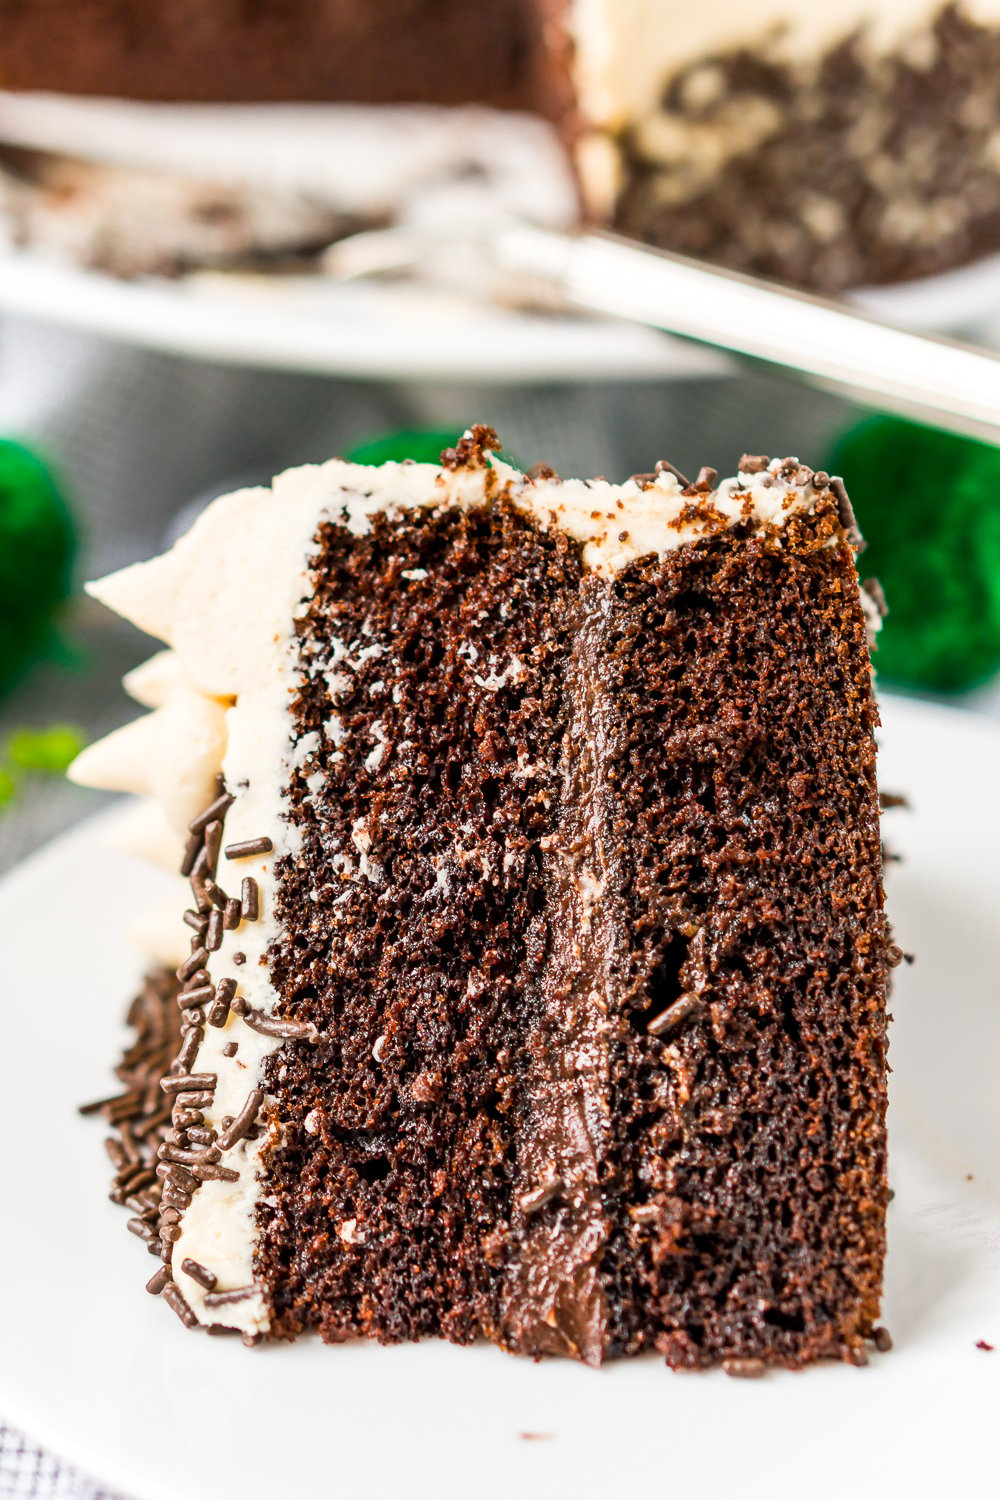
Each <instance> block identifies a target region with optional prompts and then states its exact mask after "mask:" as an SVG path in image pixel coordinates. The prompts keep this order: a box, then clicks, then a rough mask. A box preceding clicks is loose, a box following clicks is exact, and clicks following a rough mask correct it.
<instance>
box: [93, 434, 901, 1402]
mask: <svg viewBox="0 0 1000 1500" xmlns="http://www.w3.org/2000/svg"><path fill="white" fill-rule="evenodd" d="M498 447H499V445H498V443H497V439H496V437H495V435H494V434H493V433H491V432H490V431H489V430H487V429H484V428H476V429H474V430H473V431H472V432H470V433H468V434H467V435H466V437H465V438H463V440H462V441H461V442H460V443H459V444H458V446H457V447H456V448H455V449H453V450H449V451H447V452H446V453H445V454H443V455H442V464H441V467H437V466H434V465H430V464H415V463H386V464H384V465H382V466H380V467H364V466H362V465H357V464H349V463H344V462H341V461H339V460H335V461H332V462H330V463H327V464H324V465H321V466H318V467H316V466H313V467H307V468H302V469H293V470H291V471H289V472H288V473H286V474H283V475H281V476H280V477H279V478H278V479H276V480H275V482H274V485H273V487H272V488H270V489H256V490H247V491H242V492H240V493H237V494H234V495H230V496H227V497H225V498H223V499H220V500H217V501H216V502H214V503H213V504H212V505H211V506H210V507H209V509H208V510H207V511H206V512H205V513H204V514H203V515H202V517H201V518H200V519H199V520H198V522H197V523H196V524H195V526H194V527H193V529H192V530H191V532H190V533H189V534H188V535H187V536H186V537H184V538H183V539H182V540H181V541H180V542H178V543H177V545H176V546H175V547H174V548H173V549H172V550H171V551H170V552H168V553H167V554H165V555H164V556H163V557H160V558H157V559H154V560H153V561H152V562H149V563H144V564H139V565H136V566H134V567H131V568H128V569H126V570H124V571H123V572H121V573H118V574H115V575H112V576H111V577H110V578H107V579H105V580H104V581H103V582H102V583H100V584H97V585H95V586H94V588H93V592H94V593H95V594H96V595H97V597H99V598H100V599H102V600H104V601H105V602H106V603H107V604H109V605H110V606H112V607H113V608H115V609H116V610H118V611H119V612H120V613H122V614H123V615H125V616H126V617H127V618H129V619H131V620H133V621H134V622H135V623H137V624H138V625H140V626H141V627H143V628H144V629H146V630H148V631H149V632H151V633H152V634H154V635H156V636H158V637H159V638H160V639H161V640H162V641H164V642H165V643H166V644H167V646H168V647H169V650H168V651H167V652H165V653H162V652H161V653H160V654H159V655H158V656H155V657H154V658H153V659H152V661H151V662H150V663H149V665H148V666H147V667H144V668H141V669H139V671H138V672H137V673H135V674H133V676H132V677H131V678H130V679H128V685H129V687H130V689H131V691H132V692H133V693H134V694H135V696H137V697H138V698H139V699H140V700H141V701H143V702H145V703H146V704H149V705H151V706H153V708H154V711H153V712H152V713H151V714H149V715H147V716H145V717H143V718H140V719H139V720H137V721H136V722H135V723H134V724H131V725H129V726H127V727H126V728H125V729H122V730H119V731H117V732H116V733H115V734H113V735H112V736H111V737H110V738H108V739H107V740H104V741H102V742H101V743H99V744H98V745H96V746H94V747H92V748H91V749H89V750H88V751H86V752H85V753H84V755H83V756H82V757H81V758H80V759H79V760H78V762H77V764H76V770H75V773H74V774H75V775H76V777H77V779H79V780H81V781H83V782H85V783H88V784H93V785H99V786H105V787H107V786H113V787H121V788H125V789H128V790H131V791H133V792H137V793H140V794H142V795H143V796H144V798H145V799H146V800H145V801H143V802H142V803H140V804H138V806H137V811H136V814H135V816H134V818H133V825H132V829H131V832H130V834H129V839H130V841H131V843H132V844H133V845H134V846H135V847H138V848H140V849H145V850H146V851H147V852H149V853H156V854H158V855H159V857H162V858H165V859H167V860H168V861H169V860H171V859H176V860H177V862H178V863H179V864H180V865H181V868H182V871H183V873H184V875H185V877H187V883H186V884H183V883H182V889H181V891H180V892H179V894H178V898H177V902H176V904H175V905H174V906H173V908H172V909H171V911H170V912H169V913H167V916H166V922H165V925H164V922H163V921H160V922H158V923H154V924H152V925H151V926H150V927H149V928H148V929H147V939H148V940H149V942H150V945H151V946H152V947H153V948H154V949H155V951H156V953H157V954H158V956H159V957H160V958H161V960H164V961H168V962H169V963H171V964H176V965H177V966H178V967H177V970H176V977H174V975H173V974H171V973H170V972H169V971H168V970H167V969H160V970H157V971H155V972H154V973H153V974H152V976H151V977H150V980H149V981H148V983H147V985H146V988H145V990H144V991H143V994H142V995H141V996H140V997H139V999H138V1000H137V1001H136V1003H135V1005H134V1006H133V1009H132V1012H131V1019H132V1022H133V1024H134V1025H135V1026H136V1028H137V1038H136V1042H135V1044H134V1046H133V1047H132V1048H130V1050H129V1052H128V1053H127V1054H126V1056H125V1058H124V1060H123V1062H122V1064H121V1065H120V1068H119V1076H120V1078H121V1079H122V1082H123V1085H124V1093H123V1094H122V1095H121V1096H120V1097H118V1098H116V1099H114V1100H110V1101H103V1102H101V1103H99V1104H98V1105H96V1106H94V1108H97V1109H103V1111H104V1113H105V1114H106V1115H107V1117H108V1119H109V1120H110V1121H111V1122H112V1123H113V1124H114V1125H115V1126H116V1128H117V1130H118V1134H117V1135H116V1136H113V1137H112V1138H110V1140H109V1144H108V1149H109V1152H110V1154H111V1156H112V1159H113V1161H114V1164H115V1169H116V1175H115V1183H114V1187H113V1190H112V1196H113V1197H114V1198H115V1199H116V1201H118V1202H120V1203H124V1204H126V1205H127V1206H128V1207H129V1209H130V1210H131V1211H132V1214H133V1217H132V1219H131V1220H130V1228H132V1230H133V1231H134V1232H135V1234H136V1235H137V1236H138V1237H139V1238H140V1239H142V1240H144V1241H145V1243H146V1246H147V1249H148V1250H149V1251H150V1254H151V1255H152V1256H153V1257H154V1258H155V1259H156V1269H155V1271H154V1273H153V1276H152V1278H151V1280H150V1283H149V1290H150V1291H151V1292H154V1293H162V1295H163V1296H164V1297H165V1298H166V1299H167V1301H168V1302H169V1303H170V1304H171V1306H172V1307H173V1309H174V1311H175V1312H176V1313H177V1314H178V1316H179V1317H180V1318H181V1319H182V1320H183V1321H184V1322H185V1323H186V1324H188V1325H191V1326H194V1325H196V1324H199V1323H200V1324H205V1325H208V1326H209V1327H215V1328H228V1329H234V1330H237V1331H239V1332H242V1333H243V1334H244V1336H245V1337H247V1338H248V1339H250V1340H254V1339H256V1338H258V1337H261V1336H265V1335H269V1336H271V1337H275V1338H289V1337H293V1336H295V1335H297V1334H300V1333H302V1332H304V1331H306V1330H318V1331H319V1332H320V1333H321V1334H322V1336H323V1338H324V1339H326V1340H328V1341H331V1342H337V1341H340V1340H343V1339H345V1338H349V1337H354V1336H359V1335H366V1336H371V1337H375V1338H378V1339H380V1340H383V1341H386V1342H393V1341H398V1340H404V1339H417V1338H422V1337H425V1336H442V1337H445V1338H448V1339H451V1340H453V1341H456V1342H459V1343H466V1342H470V1341H472V1340H474V1339H477V1338H487V1339H491V1340H493V1341H495V1342H496V1343H498V1344H500V1345H501V1346H502V1347H504V1348H506V1349H509V1350H511V1351H514V1352H518V1353H525V1354H532V1355H538V1354H558V1355H568V1356H572V1357H575V1358H578V1359H581V1360H584V1361H586V1362H588V1363H591V1364H598V1363H600V1362H601V1361H602V1360H604V1359H607V1358H611V1357H615V1356H620V1355H631V1354H635V1353H638V1352H640V1351H641V1350H644V1349H655V1350H658V1351H659V1352H660V1353H661V1354H662V1355H663V1356H665V1357H666V1359H667V1361H668V1362H669V1363H670V1364H671V1365H672V1366H675V1367H692V1368H697V1367H703V1366H709V1365H713V1364H718V1363H722V1364H723V1365H724V1366H725V1368H726V1369H727V1370H729V1371H730V1373H732V1374H736V1375H754V1374H760V1373H762V1372H763V1371H764V1369H765V1368H766V1367H767V1366H768V1365H771V1364H781V1365H788V1366H793V1367H797V1366H801V1365H803V1364H806V1363H809V1362H811V1361H813V1360H816V1359H819V1358H824V1357H832V1358H839V1359H844V1360H850V1361H853V1362H855V1363H862V1362H863V1361H864V1357H865V1355H864V1344H865V1341H866V1339H869V1338H871V1337H874V1336H876V1335H877V1339H878V1342H880V1343H883V1344H884V1342H885V1337H884V1331H881V1330H878V1329H877V1326H876V1325H877V1320H878V1315H879V1303H880V1296H881V1284H882V1265H883V1254H884V1244H885V1207H886V1202H887V1196H888V1193H887V1185H886V1137H885V1102H886V1061H885V1043H886V993H887V985H888V976H889V970H890V967H891V966H892V964H893V963H894V962H895V961H897V960H898V957H899V953H898V949H896V948H895V947H894V946H893V945H892V943H891V940H890V935H889V931H888V927H887V923H886V918H885V914H884V910H883V890H882V856H881V848H880V837H879V805H878V793H877V789H876V782H875V741H874V728H875V725H876V723H877V711H876V707H875V703H874V700H873V696H872V687H871V672H870V666H869V655H868V631H869V628H870V626H874V624H875V623H876V615H877V612H876V611H874V610H873V607H872V605H871V603H870V601H868V600H866V599H865V597H864V596H863V595H862V593H861V592H860V591H859V587H858V582H857V575H856V572H855V561H854V559H855V550H856V545H857V541H858V538H857V533H856V531H855V530H854V528H853V518H852V516H851V512H850V507H849V505H848V503H847V498H846V495H845V494H844V491H843V487H842V485H841V484H840V483H839V481H837V480H831V479H830V477H829V476H828V475H826V474H821V473H813V472H812V471H811V470H809V469H808V468H806V467H804V466H803V465H802V464H800V463H799V462H798V461H797V460H796V459H785V460H774V461H771V462H768V460H767V459H765V458H762V457H755V456H747V457H745V458H744V459H743V461H742V463H741V465H740V472H739V474H738V475H737V476H736V477H734V478H731V479H727V480H723V481H721V482H720V481H719V480H718V477H717V475H716V474H715V473H714V472H713V471H712V470H709V469H703V470H702V471H701V473H700V474H699V476H698V477H697V479H696V480H695V481H694V482H692V483H688V481H686V480H685V479H684V478H683V477H682V476H680V475H678V474H677V473H676V471H675V470H673V469H672V468H671V467H670V465H669V464H666V463H663V464H660V465H658V466H657V469H656V471H655V472H654V473H650V474H644V475H636V476H635V477H633V478H632V479H630V480H628V481H627V482H626V483H624V484H621V485H616V484H611V483H609V482H607V481H606V480H593V481H586V482H585V481H582V480H563V479H560V478H558V477H557V476H556V475H555V474H554V473H553V472H552V471H551V470H550V469H548V468H546V467H544V466H540V467H539V468H536V469H535V470H533V471H532V472H531V473H530V474H529V475H523V474H521V473H519V472H517V471H516V470H514V469H512V468H510V467H508V466H507V465H506V464H504V463H502V462H501V461H500V460H499V458H497V457H496V456H494V455H495V454H496V452H497V450H498ZM108 894H109V899H112V898H113V893H112V892H109V893H108Z"/></svg>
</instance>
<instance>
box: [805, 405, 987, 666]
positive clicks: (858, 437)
mask: <svg viewBox="0 0 1000 1500" xmlns="http://www.w3.org/2000/svg"><path fill="white" fill-rule="evenodd" d="M830 468H831V470H832V471H833V472H834V473H837V474H841V475H843V478H844V482H845V484H846V485H847V491H848V494H849V495H850V497H851V503H852V504H853V506H854V509H855V512H856V513H857V518H858V525H859V526H860V528H861V531H862V533H863V535H864V538H865V541H866V542H867V543H868V546H867V549H866V551H865V552H864V553H863V554H862V555H861V557H860V558H859V559H858V569H859V571H860V573H861V576H862V577H863V578H869V577H875V578H878V579H879V580H880V582H881V583H882V586H883V588H884V589H885V594H886V599H887V600H888V603H889V615H888V618H887V619H886V620H885V621H884V623H883V626H882V629H881V631H880V632H879V636H878V652H877V654H876V657H875V665H876V669H877V671H878V675H879V678H880V679H881V680H882V681H884V682H890V683H896V684H898V685H899V686H901V687H908V688H919V689H925V690H929V691H932V692H946V693H949V692H951V693H957V692H962V691H965V690H967V689H969V688H973V687H976V686H978V685H979V684H980V683H983V682H985V681H986V680H987V679H988V678H990V677H991V676H993V674H994V673H996V672H997V671H998V670H1000V450H998V449H996V448H992V447H990V446H988V445H987V444H985V443H977V442H974V441H972V440H971V439H969V438H962V437H955V436H954V435H952V434H950V433H945V432H938V431H936V430H934V429H932V428H928V427H920V426H918V425H917V424H916V423H913V422H906V421H904V420H902V419H901V418H898V417H872V418H870V419H869V420H867V421H865V422H862V423H861V424H860V425H859V426H857V427H855V428H852V429H851V431H849V432H847V433H845V434H844V436H843V437H842V438H841V439H840V440H839V442H838V443H837V445H836V447H835V449H834V452H833V455H832V458H831V462H830Z"/></svg>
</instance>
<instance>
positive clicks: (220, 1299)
mask: <svg viewBox="0 0 1000 1500" xmlns="http://www.w3.org/2000/svg"><path fill="white" fill-rule="evenodd" d="M259 1291H260V1287H259V1286H238V1287H234V1288H233V1290H232V1291H230V1292H207V1293H206V1294H205V1306H206V1307H227V1306H228V1305H229V1304H230V1303H232V1302H246V1301H248V1300H249V1298H251V1297H255V1296H256V1295H257V1293H258V1292H259Z"/></svg>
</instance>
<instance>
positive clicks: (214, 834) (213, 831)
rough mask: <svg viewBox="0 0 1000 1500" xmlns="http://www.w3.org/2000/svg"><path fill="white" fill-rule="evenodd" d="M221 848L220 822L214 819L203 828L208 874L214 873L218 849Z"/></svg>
mask: <svg viewBox="0 0 1000 1500" xmlns="http://www.w3.org/2000/svg"><path fill="white" fill-rule="evenodd" d="M221 848H222V824H221V823H220V822H218V820H216V821H215V822H212V823H209V825H208V827H207V828H206V829H205V849H204V854H205V868H206V870H207V871H208V873H209V875H211V876H213V877H214V875H215V872H216V870H217V868H218V864H219V850H220V849H221Z"/></svg>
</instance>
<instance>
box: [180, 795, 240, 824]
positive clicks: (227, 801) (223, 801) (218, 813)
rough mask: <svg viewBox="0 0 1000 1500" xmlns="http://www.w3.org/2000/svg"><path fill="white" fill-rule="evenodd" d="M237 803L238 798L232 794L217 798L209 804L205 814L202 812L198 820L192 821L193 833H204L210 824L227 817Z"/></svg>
mask: <svg viewBox="0 0 1000 1500" xmlns="http://www.w3.org/2000/svg"><path fill="white" fill-rule="evenodd" d="M235 801H236V798H235V797H234V796H233V795H232V794H231V793H230V792H223V793H221V795H220V796H218V797H216V799H215V801H214V802H210V803H209V805H208V806H207V807H206V808H205V810H204V812H200V813H199V814H198V816H197V817H196V818H192V819H191V821H190V823H189V824H188V827H189V828H190V830H191V832H192V833H198V834H200V833H204V831H205V829H206V828H207V827H208V825H209V823H214V822H216V821H219V820H221V819H222V818H224V817H225V815H226V813H227V812H228V811H229V809H230V808H231V807H232V805H233V803H234V802H235Z"/></svg>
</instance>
